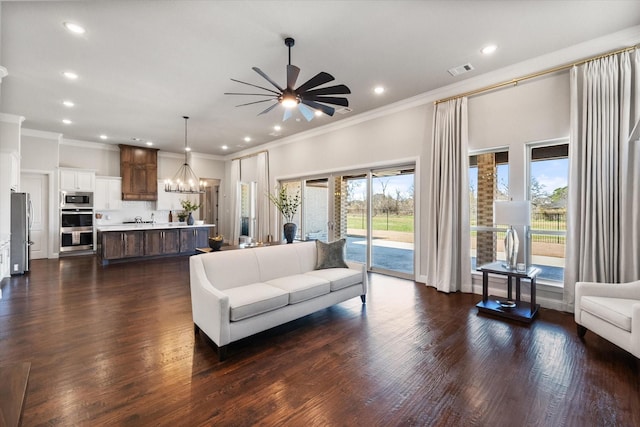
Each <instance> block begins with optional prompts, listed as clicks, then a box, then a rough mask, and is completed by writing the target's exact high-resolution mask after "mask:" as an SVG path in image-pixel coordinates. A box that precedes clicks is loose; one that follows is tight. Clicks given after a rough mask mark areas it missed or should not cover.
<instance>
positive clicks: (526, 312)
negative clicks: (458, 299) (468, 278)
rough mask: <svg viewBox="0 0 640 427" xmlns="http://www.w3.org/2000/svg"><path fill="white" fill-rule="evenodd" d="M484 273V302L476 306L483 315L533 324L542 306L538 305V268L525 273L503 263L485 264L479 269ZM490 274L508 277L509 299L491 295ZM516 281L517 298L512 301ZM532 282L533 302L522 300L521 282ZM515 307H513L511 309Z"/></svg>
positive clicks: (530, 268) (528, 269) (529, 269)
mask: <svg viewBox="0 0 640 427" xmlns="http://www.w3.org/2000/svg"><path fill="white" fill-rule="evenodd" d="M478 270H480V271H482V301H480V302H479V303H478V304H476V307H478V311H479V312H481V313H488V314H493V315H496V316H502V317H506V318H509V319H513V320H517V321H520V322H526V323H531V322H532V321H533V318H534V317H535V316H536V314H537V313H538V309H539V308H540V304H536V277H537V276H538V274H540V269H539V268H537V267H529V268H527V269H526V270H525V271H518V270H512V269H510V268H507V267H505V266H504V263H503V262H501V261H498V262H492V263H490V264H484V265H482V266H480V268H478ZM489 273H492V274H499V275H502V276H507V298H506V299H505V298H503V297H497V296H494V295H489ZM513 278H515V279H516V298H515V300H512V290H513V283H512V279H513ZM521 279H528V280H529V281H530V282H531V302H525V301H522V300H521V299H520V280H521ZM510 306H513V307H510Z"/></svg>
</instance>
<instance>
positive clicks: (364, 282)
mask: <svg viewBox="0 0 640 427" xmlns="http://www.w3.org/2000/svg"><path fill="white" fill-rule="evenodd" d="M345 263H346V264H347V266H348V267H349V268H351V269H353V270H360V271H361V272H362V295H366V294H367V289H368V288H369V276H368V275H367V269H366V267H365V265H364V264H360V263H358V262H351V261H345Z"/></svg>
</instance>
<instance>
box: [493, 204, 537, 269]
mask: <svg viewBox="0 0 640 427" xmlns="http://www.w3.org/2000/svg"><path fill="white" fill-rule="evenodd" d="M530 220H531V203H530V202H529V201H523V202H513V201H496V202H493V223H494V224H495V225H498V224H501V225H502V224H503V225H507V226H508V227H509V228H507V234H506V235H505V238H504V252H505V256H506V261H507V262H506V265H505V267H507V268H510V269H515V268H516V265H517V262H518V246H519V245H520V241H519V240H518V233H517V232H516V230H515V229H514V228H513V226H514V225H529V223H530Z"/></svg>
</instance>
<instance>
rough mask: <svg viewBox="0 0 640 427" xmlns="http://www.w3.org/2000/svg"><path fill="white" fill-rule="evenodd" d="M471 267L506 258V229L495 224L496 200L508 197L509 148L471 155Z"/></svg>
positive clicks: (474, 267) (473, 268)
mask: <svg viewBox="0 0 640 427" xmlns="http://www.w3.org/2000/svg"><path fill="white" fill-rule="evenodd" d="M469 197H470V200H469V206H470V210H471V211H470V215H469V218H470V221H471V269H472V270H475V269H476V267H478V266H481V265H483V264H487V263H490V262H493V261H496V260H499V259H502V260H504V259H505V256H504V243H503V241H504V231H499V229H498V228H495V227H494V226H493V202H494V201H495V200H508V199H509V152H508V151H494V152H485V153H481V154H474V155H472V156H470V157H469Z"/></svg>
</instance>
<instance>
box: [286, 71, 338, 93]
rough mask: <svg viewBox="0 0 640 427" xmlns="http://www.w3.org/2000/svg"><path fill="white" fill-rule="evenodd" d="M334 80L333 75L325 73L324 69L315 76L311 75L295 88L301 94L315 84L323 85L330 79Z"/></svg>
mask: <svg viewBox="0 0 640 427" xmlns="http://www.w3.org/2000/svg"><path fill="white" fill-rule="evenodd" d="M333 80H335V79H334V78H333V76H332V75H331V74H329V73H325V72H324V71H320V72H319V73H318V74H316V75H315V76H313V77H311V78H310V79H309V80H307V81H306V82H304V83H303V84H302V85H301V86H300V87H299V88H297V89H296V93H298V94H301V93H304V92H305V91H307V90H309V89H311V88H314V87H316V86H320V85H323V84H325V83H329V82H330V81H333Z"/></svg>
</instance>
